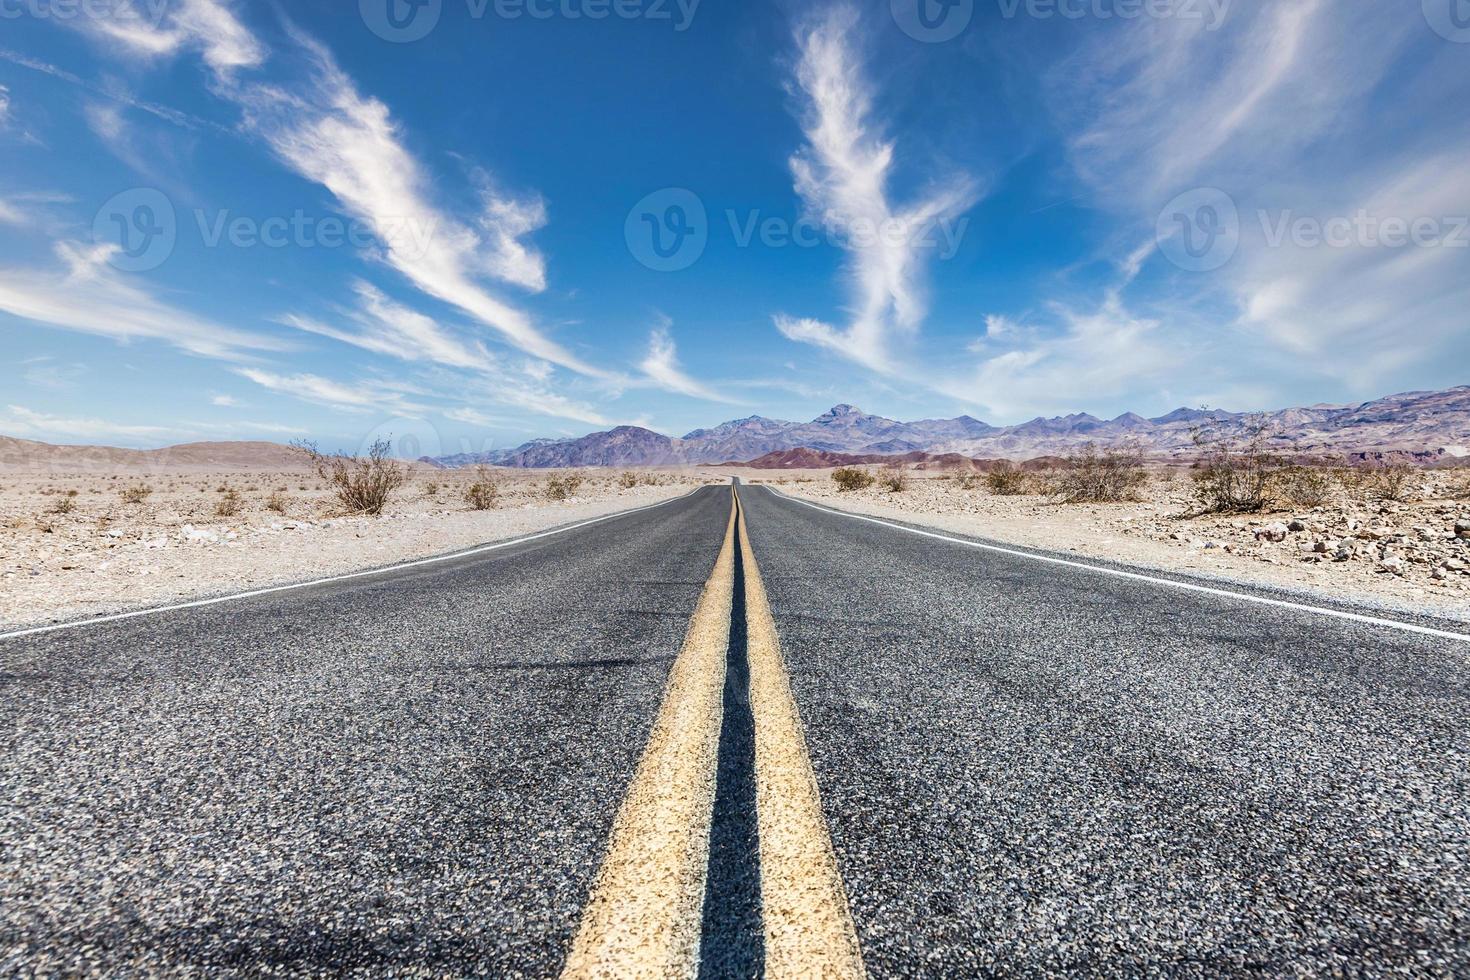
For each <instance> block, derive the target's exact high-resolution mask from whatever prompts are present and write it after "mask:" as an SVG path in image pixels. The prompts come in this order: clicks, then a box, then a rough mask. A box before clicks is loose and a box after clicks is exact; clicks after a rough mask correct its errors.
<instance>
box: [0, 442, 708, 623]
mask: <svg viewBox="0 0 1470 980" xmlns="http://www.w3.org/2000/svg"><path fill="white" fill-rule="evenodd" d="M560 475H563V474H557V473H550V472H538V473H525V472H519V471H497V472H496V476H495V480H496V484H497V486H498V487H499V491H500V499H499V502H498V505H497V506H496V508H495V509H493V510H488V511H473V510H471V509H469V507H468V506H467V505H466V504H465V502H464V500H463V496H464V488H465V486H466V485H467V484H468V483H469V482H470V481H471V479H472V477H471V475H470V474H469V473H468V472H464V471H454V472H435V471H431V470H421V471H419V472H418V474H417V475H416V476H415V479H414V480H413V482H412V484H411V485H409V486H408V487H406V488H404V489H403V490H402V491H400V492H399V494H398V496H397V498H396V499H395V500H394V502H393V503H392V505H391V506H390V507H389V509H388V510H387V512H386V513H385V514H384V515H383V516H382V517H381V518H370V517H358V516H349V515H344V514H343V513H342V512H341V508H340V506H339V505H337V504H336V502H335V500H334V499H333V497H332V496H331V494H330V493H329V492H328V490H327V488H326V486H325V485H324V484H323V483H322V482H321V481H320V480H318V479H317V478H316V476H315V475H314V474H310V473H308V472H306V471H280V472H214V473H210V472H199V471H197V470H175V471H161V472H160V471H156V470H155V471H152V472H148V473H146V474H144V475H138V474H123V475H109V474H73V473H66V474H46V473H31V474H18V473H15V472H8V473H5V474H4V475H3V476H0V626H21V625H36V624H40V623H46V622H54V621H65V620H72V619H79V618H84V617H87V616H93V615H100V614H105V613H109V612H117V611H121V610H126V609H133V608H138V607H143V606H151V605H160V604H167V603H172V602H179V601H185V600H188V599H193V598H200V597H203V596H208V595H215V594H220V593H226V592H236V591H242V590H245V589H250V588H258V587H262V586H268V585H279V584H283V583H288V582H298V581H304V580H309V579H313V578H319V577H322V576H327V575H336V574H341V573H344V572H351V571H357V570H360V569H364V568H373V567H377V566H381V565H387V564H392V563H395V562H400V561H408V560H412V559H415V558H424V557H428V556H431V555H436V554H443V553H445V552H450V551H456V550H460V549H463V548H469V547H473V546H475V545H478V544H483V543H487V542H492V541H497V540H501V539H505V538H510V537H516V536H518V535H522V534H529V533H534V532H536V531H540V530H545V529H547V528H551V527H555V526H557V525H561V524H568V523H573V522H575V521H579V520H586V519H589V518H593V517H600V516H602V515H604V514H610V513H614V512H617V511H621V510H628V509H631V508H634V507H639V506H643V505H646V504H652V503H657V502H658V501H661V500H667V499H670V498H672V497H677V496H681V495H683V494H685V493H688V492H689V491H691V490H693V489H694V488H695V487H696V486H699V485H700V484H701V483H703V482H705V481H704V480H702V479H701V478H699V477H695V476H691V475H689V474H685V473H674V472H667V471H665V472H656V471H652V470H646V471H639V473H638V476H639V477H640V480H639V484H638V485H637V486H633V487H627V486H624V485H623V481H622V478H621V474H620V473H617V472H605V471H598V472H595V473H593V472H589V473H586V474H584V475H585V477H586V479H585V482H583V483H582V485H581V486H580V487H579V488H578V489H577V490H576V491H575V493H574V494H573V495H572V496H571V497H570V498H569V499H566V500H560V501H557V500H551V499H549V498H548V495H547V483H548V480H549V479H551V478H552V477H555V476H560ZM726 479H728V477H727V478H726ZM131 487H147V488H148V489H150V490H151V492H150V493H148V494H147V496H146V498H145V499H144V500H142V501H141V502H132V503H130V502H127V500H125V497H124V492H125V491H126V490H127V489H128V488H131ZM231 490H232V491H234V493H235V494H236V496H237V497H238V498H239V512H238V514H236V515H234V516H229V517H225V516H220V514H219V510H220V504H221V502H222V501H223V500H225V499H226V497H227V496H228V493H229V491H231ZM73 492H74V493H75V496H72V494H73ZM66 501H70V504H69V506H70V510H69V511H68V512H63V511H67V508H68V504H67V503H65V502H66ZM272 503H274V504H275V505H277V506H279V508H280V510H279V511H277V510H272V509H271V505H272ZM226 509H228V508H226Z"/></svg>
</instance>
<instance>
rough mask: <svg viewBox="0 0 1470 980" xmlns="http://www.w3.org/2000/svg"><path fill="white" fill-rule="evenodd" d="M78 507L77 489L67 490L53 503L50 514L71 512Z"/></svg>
mask: <svg viewBox="0 0 1470 980" xmlns="http://www.w3.org/2000/svg"><path fill="white" fill-rule="evenodd" d="M76 509H77V491H75V490H67V491H64V492H63V493H62V495H61V499H60V500H58V501H56V503H54V504H52V505H51V509H50V510H48V511H47V513H48V514H70V513H71V512H72V511H74V510H76Z"/></svg>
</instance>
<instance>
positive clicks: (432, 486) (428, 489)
mask: <svg viewBox="0 0 1470 980" xmlns="http://www.w3.org/2000/svg"><path fill="white" fill-rule="evenodd" d="M424 496H425V497H437V496H439V484H437V483H435V482H434V481H433V480H430V481H429V482H428V483H425V484H424Z"/></svg>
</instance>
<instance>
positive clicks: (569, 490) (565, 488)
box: [546, 473, 584, 500]
mask: <svg viewBox="0 0 1470 980" xmlns="http://www.w3.org/2000/svg"><path fill="white" fill-rule="evenodd" d="M583 479H584V478H583V476H582V474H580V473H567V474H566V475H564V476H553V477H552V478H551V479H549V480H547V481H546V496H547V497H549V498H550V499H552V500H568V499H570V498H572V497H575V496H576V495H577V491H578V490H580V489H582V482H583Z"/></svg>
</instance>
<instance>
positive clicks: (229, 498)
mask: <svg viewBox="0 0 1470 980" xmlns="http://www.w3.org/2000/svg"><path fill="white" fill-rule="evenodd" d="M244 503H245V502H244V501H243V500H242V499H241V498H240V494H239V492H238V491H236V490H231V489H229V488H228V487H227V488H225V492H224V496H222V497H220V498H219V503H218V504H216V505H215V507H214V516H215V517H234V516H236V515H238V514H239V513H240V509H241V507H243V506H244Z"/></svg>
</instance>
